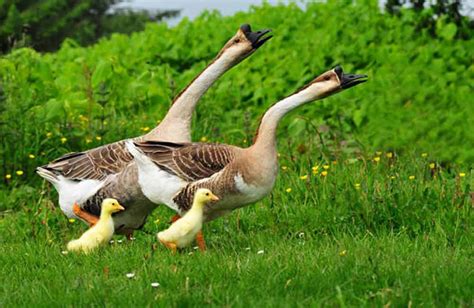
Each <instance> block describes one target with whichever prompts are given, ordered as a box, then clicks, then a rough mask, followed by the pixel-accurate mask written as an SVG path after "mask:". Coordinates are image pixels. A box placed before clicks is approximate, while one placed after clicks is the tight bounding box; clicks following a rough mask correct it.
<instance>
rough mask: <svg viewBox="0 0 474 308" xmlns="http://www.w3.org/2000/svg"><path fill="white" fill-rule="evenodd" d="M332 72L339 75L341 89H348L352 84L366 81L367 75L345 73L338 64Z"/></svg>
mask: <svg viewBox="0 0 474 308" xmlns="http://www.w3.org/2000/svg"><path fill="white" fill-rule="evenodd" d="M334 72H335V73H336V74H337V76H338V77H339V80H340V81H341V88H342V89H349V88H351V87H353V86H356V85H358V84H359V83H363V82H366V81H367V75H358V74H346V73H344V72H343V70H342V67H340V66H339V65H338V66H336V67H335V68H334Z"/></svg>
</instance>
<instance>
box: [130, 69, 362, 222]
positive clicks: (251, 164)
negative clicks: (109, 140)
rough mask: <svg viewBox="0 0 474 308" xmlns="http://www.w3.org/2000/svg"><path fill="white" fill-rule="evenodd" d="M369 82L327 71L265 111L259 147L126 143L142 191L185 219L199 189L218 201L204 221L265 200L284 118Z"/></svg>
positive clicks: (274, 171)
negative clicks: (307, 104) (286, 115)
mask: <svg viewBox="0 0 474 308" xmlns="http://www.w3.org/2000/svg"><path fill="white" fill-rule="evenodd" d="M366 80H367V76H366V75H354V74H345V73H344V72H343V70H342V68H341V67H339V66H338V67H336V68H334V69H332V70H330V71H327V72H325V73H323V74H322V75H320V76H318V77H317V78H316V79H314V80H313V81H311V82H310V83H309V84H307V85H306V86H305V87H303V88H302V89H301V90H299V91H297V92H296V93H294V94H293V95H291V96H288V97H287V98H285V99H283V100H281V101H279V102H278V103H276V104H275V105H273V106H272V107H270V108H269V109H268V110H267V112H265V114H264V116H263V118H262V120H261V122H260V126H259V128H258V131H257V135H256V137H255V140H254V143H253V144H252V145H251V146H250V147H248V148H239V147H236V146H231V145H223V144H208V143H170V142H154V141H135V142H132V141H130V142H127V147H128V148H129V151H130V152H131V153H132V154H133V156H134V157H135V161H136V163H137V165H138V172H139V176H138V181H139V183H140V186H141V188H142V191H143V193H144V194H145V196H146V197H147V198H149V199H150V200H151V201H153V202H154V203H164V204H166V205H167V206H168V207H170V208H171V209H173V210H175V211H176V212H178V214H180V215H182V214H183V213H185V212H186V211H187V210H188V209H189V207H190V205H191V204H192V199H193V196H194V193H195V191H196V190H197V189H199V188H207V189H210V190H211V191H212V192H213V193H215V194H216V195H217V196H219V199H220V200H219V201H217V202H216V203H213V204H212V205H211V206H207V207H206V208H205V209H204V221H210V220H212V219H215V218H217V217H219V216H222V215H225V214H227V213H229V212H230V211H232V210H234V209H237V208H239V207H242V206H244V205H247V204H250V203H253V202H255V201H258V200H260V199H262V198H263V197H264V196H266V195H267V194H269V193H270V191H271V190H272V188H273V186H274V183H275V179H276V176H277V170H278V162H277V149H276V130H277V126H278V123H279V122H280V120H281V119H282V117H283V116H284V115H285V114H287V113H288V112H290V111H291V110H293V109H295V108H296V107H299V106H301V105H303V104H305V103H308V102H311V101H314V100H318V99H322V98H324V97H327V96H330V95H332V94H335V93H337V92H340V91H342V90H345V89H348V88H350V87H353V86H355V85H357V84H359V83H362V82H364V81H366Z"/></svg>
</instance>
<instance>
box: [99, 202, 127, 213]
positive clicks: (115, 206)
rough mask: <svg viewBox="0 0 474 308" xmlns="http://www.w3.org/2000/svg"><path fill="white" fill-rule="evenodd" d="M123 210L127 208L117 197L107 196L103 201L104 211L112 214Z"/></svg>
mask: <svg viewBox="0 0 474 308" xmlns="http://www.w3.org/2000/svg"><path fill="white" fill-rule="evenodd" d="M123 210H125V208H124V207H123V206H121V205H120V203H119V202H118V201H117V200H115V199H112V198H107V199H104V201H102V211H104V212H105V213H109V214H112V213H117V212H119V211H123Z"/></svg>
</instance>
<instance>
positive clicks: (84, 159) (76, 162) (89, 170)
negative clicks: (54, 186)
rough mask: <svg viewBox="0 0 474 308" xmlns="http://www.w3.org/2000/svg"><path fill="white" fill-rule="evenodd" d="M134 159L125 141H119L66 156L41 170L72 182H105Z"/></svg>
mask: <svg viewBox="0 0 474 308" xmlns="http://www.w3.org/2000/svg"><path fill="white" fill-rule="evenodd" d="M132 159H133V156H132V155H131V154H130V153H129V152H128V150H127V148H126V146H125V141H118V142H115V143H111V144H107V145H104V146H101V147H98V148H95V149H92V150H89V151H84V152H77V153H69V154H66V155H64V156H62V157H60V158H58V159H56V160H54V161H52V162H50V163H49V164H47V165H44V166H42V167H41V168H44V169H47V170H49V171H51V172H53V173H54V174H56V175H62V176H63V177H65V178H67V179H70V180H85V179H93V180H104V179H105V178H106V177H107V176H109V175H111V174H115V173H118V172H120V171H121V170H123V169H124V168H125V166H126V165H128V164H129V163H130V161H131V160H132Z"/></svg>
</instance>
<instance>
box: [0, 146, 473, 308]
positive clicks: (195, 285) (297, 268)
mask: <svg viewBox="0 0 474 308" xmlns="http://www.w3.org/2000/svg"><path fill="white" fill-rule="evenodd" d="M310 152H311V151H310ZM282 153H285V154H282V155H281V157H280V160H281V169H282V170H281V174H280V176H279V179H278V181H277V185H276V187H275V189H274V191H273V194H272V195H271V196H270V197H268V198H266V199H264V200H262V201H261V202H258V203H257V204H255V205H252V206H248V207H246V208H244V209H242V210H241V211H236V212H234V213H233V214H232V215H229V216H227V217H225V218H222V219H219V220H217V221H214V222H211V223H209V224H207V225H205V226H204V233H205V235H206V240H207V243H208V251H207V252H206V253H199V252H198V251H195V250H194V249H193V248H189V249H186V250H184V251H182V252H181V253H179V254H177V255H175V256H173V255H171V254H170V252H169V251H166V250H165V249H164V248H163V247H162V246H160V245H158V244H157V242H156V240H155V236H154V234H155V233H156V232H157V231H158V230H161V229H163V228H164V227H166V225H167V223H168V220H169V218H170V217H171V216H172V212H171V211H169V210H168V209H166V208H165V207H160V208H158V209H157V210H156V211H155V212H154V213H153V216H152V217H150V219H149V220H148V222H147V224H146V225H145V228H144V230H143V232H137V233H136V240H135V241H131V242H127V241H126V240H125V239H123V242H122V243H118V242H117V240H119V239H121V238H120V237H118V236H117V237H116V238H115V243H114V244H111V245H109V246H108V247H104V248H102V249H100V250H99V251H97V252H96V253H93V254H91V255H88V256H84V255H75V254H71V253H70V254H67V255H64V254H62V253H61V251H62V250H64V249H65V243H67V241H68V240H70V239H71V238H73V237H77V236H78V235H79V234H80V233H81V232H83V231H84V230H85V229H86V227H85V225H83V224H82V223H80V222H77V221H76V222H74V223H70V222H68V220H67V219H66V218H65V217H64V216H63V214H62V213H61V212H60V210H59V209H58V208H57V207H56V206H55V202H56V198H57V197H56V195H55V192H54V191H52V190H51V188H50V187H49V186H48V185H44V184H43V185H42V186H41V185H37V186H35V187H29V188H28V187H25V186H24V185H22V186H17V187H16V188H15V189H10V190H9V192H10V198H4V200H6V201H8V200H10V202H14V203H15V206H13V205H8V206H6V208H7V209H9V210H6V211H4V212H2V218H1V220H0V234H2V237H1V247H2V251H3V252H2V254H1V255H0V266H1V270H2V275H1V279H0V292H1V295H0V298H1V300H0V305H1V306H3V307H10V306H27V305H34V306H46V305H48V306H49V305H51V304H53V305H58V306H59V305H65V304H66V305H71V304H74V305H98V306H99V305H100V306H131V305H135V306H151V305H153V306H155V305H157V306H201V305H203V304H211V305H216V306H236V307H243V306H250V305H251V306H272V307H274V306H276V307H283V306H302V307H307V306H341V307H343V306H382V305H390V306H396V307H398V306H414V307H415V306H421V305H423V306H439V307H448V306H456V307H458V306H461V307H463V306H464V307H468V306H472V305H473V304H474V299H473V295H472V294H474V279H473V277H472V274H473V266H472V260H473V255H474V250H473V247H472V242H473V236H472V222H473V215H472V207H473V205H474V204H473V201H472V200H471V197H470V192H471V187H472V181H473V180H474V174H473V171H469V170H467V169H466V170H461V169H456V167H452V168H441V167H439V166H438V165H435V166H433V165H431V167H434V168H431V167H430V163H432V161H431V160H430V159H429V158H428V157H421V156H420V155H411V154H406V156H402V157H398V156H393V157H391V158H389V157H387V156H386V153H378V154H375V157H380V159H375V160H374V156H370V157H362V156H359V157H352V158H348V157H343V156H341V157H338V159H337V161H333V160H329V159H328V160H321V161H317V162H314V161H311V160H312V158H311V157H312V155H310V154H309V152H307V153H298V152H297V151H293V150H291V149H286V148H285V151H284V152H283V151H282ZM389 156H390V154H389ZM356 158H357V159H356ZM316 165H317V166H318V168H312V167H313V166H316ZM325 165H326V167H327V168H328V169H325V168H324V166H325ZM323 171H326V172H327V175H326V176H323V175H321V173H322V172H323ZM461 173H463V174H464V175H463V176H461V175H460V174H461ZM413 177H414V178H413ZM40 186H41V187H40ZM18 196H20V197H18ZM11 200H13V201H11ZM259 252H260V253H259ZM127 273H134V274H135V276H134V278H132V279H129V278H127V277H126V274H127ZM152 282H159V283H160V286H159V287H158V288H153V287H152V286H151V283H152Z"/></svg>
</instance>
